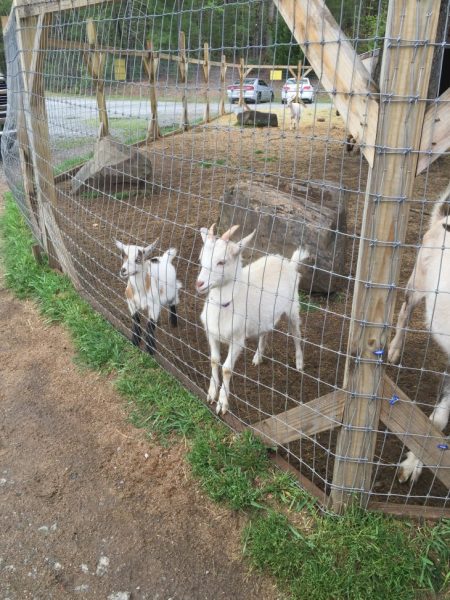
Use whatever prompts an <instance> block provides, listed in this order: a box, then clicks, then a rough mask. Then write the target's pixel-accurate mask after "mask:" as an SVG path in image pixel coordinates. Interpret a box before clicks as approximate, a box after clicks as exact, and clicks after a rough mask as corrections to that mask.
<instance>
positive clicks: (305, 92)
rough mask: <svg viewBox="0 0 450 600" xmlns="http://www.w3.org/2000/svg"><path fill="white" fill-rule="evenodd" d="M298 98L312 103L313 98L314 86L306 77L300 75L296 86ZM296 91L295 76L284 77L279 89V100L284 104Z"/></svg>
mask: <svg viewBox="0 0 450 600" xmlns="http://www.w3.org/2000/svg"><path fill="white" fill-rule="evenodd" d="M298 90H299V94H300V98H301V99H302V100H303V102H308V103H309V104H312V103H313V102H314V100H315V93H314V88H313V86H312V85H311V82H310V80H309V78H308V77H302V78H301V79H300V82H299V86H298ZM296 93H297V79H296V78H295V77H290V78H289V79H286V83H285V84H284V85H283V88H282V89H281V102H282V104H286V102H287V101H288V100H290V99H291V98H294V97H295V94H296Z"/></svg>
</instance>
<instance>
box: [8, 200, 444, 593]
mask: <svg viewBox="0 0 450 600" xmlns="http://www.w3.org/2000/svg"><path fill="white" fill-rule="evenodd" d="M0 230H1V234H2V237H3V239H4V240H5V241H6V243H4V244H3V247H2V255H3V262H4V264H5V279H6V283H7V285H8V286H9V287H10V288H11V289H12V290H13V291H14V292H15V293H16V294H17V296H18V297H20V298H32V299H34V300H36V301H37V303H38V306H39V308H40V310H41V312H42V314H43V315H44V317H45V318H46V319H47V320H48V321H50V322H58V323H62V324H63V325H64V326H66V327H67V328H68V329H69V331H70V333H71V336H72V339H73V342H74V345H75V349H76V357H75V360H76V363H77V364H78V365H79V366H80V367H81V368H91V369H95V370H97V371H100V372H103V373H110V374H111V376H112V377H113V379H114V381H115V386H116V388H117V389H118V391H119V392H120V393H121V394H122V395H123V396H124V398H125V399H126V401H127V403H128V407H129V415H130V420H131V421H132V422H133V423H134V424H135V425H136V426H138V427H142V428H144V429H145V430H146V432H148V435H150V436H154V437H156V438H157V439H158V440H159V441H160V442H162V443H170V442H171V440H172V438H173V437H174V436H182V437H183V438H184V439H185V440H186V442H187V444H188V448H189V452H188V461H189V463H190V465H191V468H192V472H193V474H194V476H195V477H197V478H198V480H199V482H200V485H201V486H202V489H203V490H204V491H205V493H207V494H208V495H209V496H210V497H211V498H212V499H213V500H214V501H216V502H222V503H226V505H227V506H229V507H230V508H231V509H233V510H239V511H245V513H246V514H247V516H248V525H247V527H246V529H245V531H244V534H243V547H244V554H245V556H246V557H247V560H248V561H249V562H250V563H251V564H252V565H253V566H254V567H255V568H258V569H263V570H265V571H266V572H267V571H268V572H270V573H271V574H272V575H273V576H274V578H275V579H276V581H277V582H278V585H279V586H280V588H281V589H282V590H283V592H284V593H286V595H287V597H288V598H291V599H292V600H302V599H308V600H341V599H342V600H344V599H345V600H347V599H348V600H366V599H367V600H368V599H370V600H378V599H379V600H390V599H391V598H392V599H395V600H410V599H411V600H412V599H414V598H430V597H431V596H430V594H434V593H438V592H441V593H442V594H443V595H442V596H441V597H442V598H443V597H444V595H445V592H446V591H449V589H450V587H449V585H450V574H449V564H448V563H449V558H450V554H449V547H450V522H449V521H442V522H441V523H439V524H437V525H435V526H434V527H431V526H426V527H420V528H419V527H417V526H414V525H411V524H409V523H408V522H405V521H396V520H395V519H393V518H390V517H386V516H384V515H377V514H373V513H364V512H362V511H359V510H356V509H351V510H349V511H348V512H347V513H346V514H345V515H344V516H343V517H339V518H337V517H332V516H327V515H325V516H323V515H321V514H320V513H319V512H318V511H317V509H316V507H315V502H314V500H313V499H312V498H311V497H310V496H308V495H307V494H306V492H304V491H303V490H301V489H300V488H299V487H298V486H297V484H296V481H295V480H294V479H293V477H292V476H291V475H288V474H285V473H280V472H278V471H276V470H274V469H273V468H272V467H271V465H270V462H269V461H268V458H267V453H266V449H265V448H264V447H263V445H262V444H261V442H259V441H258V440H257V439H256V438H255V437H254V436H253V435H252V434H251V433H250V432H246V433H244V434H242V435H237V434H234V433H232V432H230V431H229V430H228V429H227V428H226V427H225V426H224V425H223V424H222V423H220V422H219V421H217V420H216V419H215V418H214V417H213V416H212V414H211V413H210V411H209V410H208V409H207V408H206V406H205V405H204V404H202V403H201V402H200V401H199V400H198V399H197V398H196V397H194V396H193V395H192V394H190V393H189V392H188V391H186V389H184V388H183V387H182V386H181V385H180V384H179V383H178V382H177V381H176V380H175V379H174V378H173V377H171V376H170V375H169V374H168V373H166V372H165V371H163V370H162V369H161V368H160V367H159V366H158V365H157V363H156V362H155V361H154V360H153V359H151V358H150V357H149V356H147V355H145V354H143V353H141V352H140V351H138V350H137V349H136V348H134V346H132V345H131V344H130V343H129V342H128V340H126V339H125V338H124V337H123V336H122V335H121V334H119V333H118V332H117V331H115V330H114V329H113V328H112V326H111V325H110V324H109V323H107V322H106V321H105V320H104V319H103V318H102V317H101V316H100V315H98V314H97V313H95V312H94V311H93V310H92V309H91V307H90V306H89V305H88V304H87V303H86V302H85V301H84V300H82V299H81V298H80V297H79V296H78V295H77V293H76V292H75V290H74V289H73V287H72V285H71V283H70V282H69V280H68V279H67V278H66V277H64V276H61V275H59V274H57V273H55V272H54V271H52V270H50V269H49V268H48V267H47V266H46V265H45V264H44V265H38V264H37V263H36V261H35V260H34V258H33V256H32V253H31V245H32V244H33V241H32V239H31V236H30V234H29V231H28V229H27V228H26V226H25V224H24V222H23V219H22V218H21V215H20V212H19V210H18V208H17V205H16V204H15V203H14V200H13V199H12V196H11V194H8V195H7V198H6V208H5V211H4V213H3V215H2V217H1V220H0Z"/></svg>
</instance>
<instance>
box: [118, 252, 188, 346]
mask: <svg viewBox="0 0 450 600" xmlns="http://www.w3.org/2000/svg"><path fill="white" fill-rule="evenodd" d="M156 244H157V242H155V243H153V244H151V245H150V246H147V247H143V246H135V245H132V244H123V243H122V242H119V241H116V246H117V247H118V248H119V250H121V251H122V253H123V255H124V263H123V264H122V268H121V269H120V276H121V277H122V278H123V279H127V280H128V282H127V287H126V290H125V296H126V300H127V304H128V310H129V311H130V314H131V316H132V317H133V343H134V344H135V345H139V340H140V339H141V333H142V332H141V328H140V317H139V312H140V311H147V314H148V319H149V322H148V325H147V337H146V345H147V350H148V351H149V352H150V353H152V352H153V351H154V349H155V338H154V328H155V325H156V323H157V321H158V318H159V315H160V313H161V308H162V307H163V306H168V307H170V320H171V323H172V325H174V326H176V324H177V315H176V308H175V307H176V305H177V304H178V302H179V294H178V291H179V289H180V288H181V283H180V282H179V281H178V280H177V274H176V270H175V267H174V266H173V264H172V261H173V259H174V258H175V256H176V254H177V251H176V249H175V248H169V249H168V250H167V251H166V252H165V253H164V254H163V255H162V256H156V257H151V254H152V252H153V250H154V248H155V246H156Z"/></svg>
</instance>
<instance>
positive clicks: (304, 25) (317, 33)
mask: <svg viewBox="0 0 450 600" xmlns="http://www.w3.org/2000/svg"><path fill="white" fill-rule="evenodd" d="M274 3H275V6H276V7H277V8H278V10H279V12H280V14H281V15H282V17H283V18H284V20H285V21H286V24H287V26H288V27H289V29H290V30H291V31H292V34H293V35H294V37H295V39H296V40H297V42H298V43H299V45H300V47H301V48H302V50H303V52H304V54H305V56H306V57H307V58H308V61H309V63H310V64H311V66H312V68H313V69H314V71H315V73H316V75H317V77H318V78H319V80H320V81H321V84H322V85H323V87H324V88H325V89H326V90H327V92H328V93H329V94H330V95H331V99H332V101H333V103H334V106H335V108H336V109H337V110H338V111H339V112H340V113H341V115H342V118H343V119H344V121H345V123H346V126H347V128H348V130H349V131H350V133H351V134H352V135H353V137H354V138H355V139H356V140H357V141H358V143H359V144H361V151H362V152H363V153H364V156H365V157H366V159H367V161H368V162H369V165H371V166H372V165H373V160H374V154H375V137H376V129H377V122H378V103H377V102H376V100H375V98H374V97H373V94H374V93H376V91H377V90H376V87H375V85H374V83H373V82H372V80H371V77H370V74H369V73H368V71H367V69H366V68H365V67H364V65H363V64H362V62H361V60H360V58H359V57H358V55H357V54H356V52H355V50H354V49H353V47H352V45H351V44H350V42H349V41H348V39H347V37H346V36H345V35H344V33H343V32H342V30H341V29H340V28H339V25H338V24H337V23H336V21H335V19H334V17H333V16H332V14H331V12H330V11H329V9H328V8H327V6H326V4H325V2H324V0H274ZM294 77H295V75H294Z"/></svg>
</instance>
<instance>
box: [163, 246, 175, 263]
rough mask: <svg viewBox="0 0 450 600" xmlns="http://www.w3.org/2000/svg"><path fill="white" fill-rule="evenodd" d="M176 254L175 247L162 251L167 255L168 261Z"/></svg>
mask: <svg viewBox="0 0 450 600" xmlns="http://www.w3.org/2000/svg"><path fill="white" fill-rule="evenodd" d="M176 255H177V249H176V248H169V249H168V250H166V251H165V252H164V256H167V260H168V261H169V262H170V263H171V262H172V261H173V259H174V258H175V256H176Z"/></svg>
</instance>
